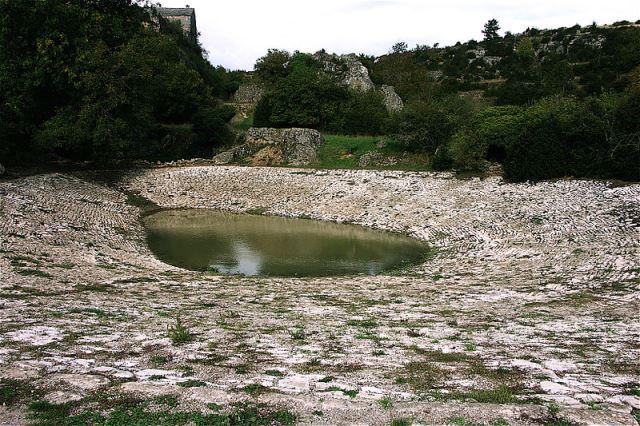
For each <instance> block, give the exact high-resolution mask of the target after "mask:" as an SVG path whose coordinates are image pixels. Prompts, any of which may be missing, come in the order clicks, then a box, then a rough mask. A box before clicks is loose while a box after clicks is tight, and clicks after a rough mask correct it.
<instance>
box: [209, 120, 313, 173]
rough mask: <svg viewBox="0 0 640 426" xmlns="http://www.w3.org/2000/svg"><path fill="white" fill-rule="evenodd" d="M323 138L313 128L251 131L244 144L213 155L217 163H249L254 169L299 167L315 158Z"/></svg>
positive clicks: (248, 132)
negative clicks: (261, 167) (275, 166)
mask: <svg viewBox="0 0 640 426" xmlns="http://www.w3.org/2000/svg"><path fill="white" fill-rule="evenodd" d="M323 143H324V138H323V137H322V135H321V134H320V132H318V131H317V130H313V129H299V128H292V129H271V128H252V129H249V130H248V131H247V134H246V136H245V142H244V143H243V144H242V145H238V146H236V147H234V148H232V149H230V150H229V151H225V152H223V153H221V154H218V155H216V156H215V157H214V158H213V161H214V162H215V163H216V164H230V163H238V162H241V163H244V162H246V163H249V164H251V165H253V166H273V165H283V164H289V165H292V166H302V165H306V164H309V163H311V162H313V161H315V160H316V159H317V158H318V148H319V147H320V146H321V145H322V144H323Z"/></svg>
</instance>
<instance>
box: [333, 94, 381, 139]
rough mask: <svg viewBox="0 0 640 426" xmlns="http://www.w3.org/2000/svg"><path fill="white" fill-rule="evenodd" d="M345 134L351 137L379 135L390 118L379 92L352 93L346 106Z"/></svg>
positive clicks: (343, 129)
mask: <svg viewBox="0 0 640 426" xmlns="http://www.w3.org/2000/svg"><path fill="white" fill-rule="evenodd" d="M343 117H344V123H343V124H342V131H343V133H346V134H349V135H379V134H382V133H383V129H384V127H385V124H386V121H387V119H388V118H389V114H388V112H387V108H386V107H385V105H384V100H383V97H382V95H381V94H380V93H379V92H376V91H374V90H370V91H368V92H364V93H360V92H351V93H350V94H349V100H348V101H347V102H346V105H345V106H344V113H343Z"/></svg>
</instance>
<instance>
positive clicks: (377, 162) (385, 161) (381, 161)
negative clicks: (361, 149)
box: [358, 152, 398, 167]
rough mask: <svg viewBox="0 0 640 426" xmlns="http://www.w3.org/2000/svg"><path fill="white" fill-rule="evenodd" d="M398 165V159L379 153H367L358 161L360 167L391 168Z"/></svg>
mask: <svg viewBox="0 0 640 426" xmlns="http://www.w3.org/2000/svg"><path fill="white" fill-rule="evenodd" d="M395 164H398V159H397V158H396V157H393V156H386V155H383V154H381V153H379V152H367V153H366V154H363V155H362V156H361V157H360V158H359V159H358V166H360V167H374V166H375V167H389V166H393V165H395Z"/></svg>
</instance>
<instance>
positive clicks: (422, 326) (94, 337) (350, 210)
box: [0, 167, 640, 424]
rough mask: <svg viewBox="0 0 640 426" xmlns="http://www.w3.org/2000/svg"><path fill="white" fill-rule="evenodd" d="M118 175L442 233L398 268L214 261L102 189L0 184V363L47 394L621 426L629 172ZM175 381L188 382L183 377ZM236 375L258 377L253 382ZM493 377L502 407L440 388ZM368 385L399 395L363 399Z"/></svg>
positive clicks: (248, 204)
mask: <svg viewBox="0 0 640 426" xmlns="http://www.w3.org/2000/svg"><path fill="white" fill-rule="evenodd" d="M117 186H118V187H119V188H121V189H123V190H124V189H126V190H127V191H131V192H135V193H139V194H140V195H142V196H144V197H146V198H148V199H149V200H151V201H153V202H154V203H156V204H158V205H159V206H161V207H176V208H183V207H189V208H193V207H195V208H216V209H224V210H231V211H238V212H243V211H254V212H255V211H260V212H263V213H264V214H273V215H283V216H297V217H309V218H314V219H323V220H333V221H340V222H353V223H356V224H361V225H364V226H368V227H373V228H378V229H385V230H391V231H397V232H404V233H407V234H410V235H413V236H415V237H417V238H421V239H424V240H426V241H428V242H429V243H430V244H432V245H433V246H434V247H436V248H437V249H438V252H437V254H436V255H435V257H434V258H433V259H431V260H429V261H428V262H426V263H425V264H423V265H421V266H419V267H417V268H415V269H414V270H413V271H410V272H407V273H404V274H399V275H393V276H380V277H364V276H363V277H340V278H325V279H277V278H270V279H259V278H240V277H217V276H212V275H207V274H202V273H196V272H189V271H184V270H180V269H178V268H174V267H171V266H169V265H165V264H163V263H161V262H160V261H158V260H156V259H155V258H154V257H153V255H152V254H151V253H150V252H149V250H148V248H147V247H146V245H145V243H144V230H143V228H142V227H141V225H140V222H139V220H138V219H139V212H138V209H137V208H136V207H134V206H131V205H129V204H127V203H126V201H127V197H126V195H125V194H124V193H123V192H121V191H120V190H118V189H113V188H107V187H105V186H103V185H100V184H97V183H91V182H89V181H87V180H83V179H79V178H76V177H71V176H65V175H43V176H34V177H29V178H23V179H19V180H14V181H6V182H0V274H1V276H0V375H1V376H2V377H5V378H16V379H20V380H29V381H30V382H31V383H33V384H34V385H35V386H37V387H38V388H41V389H43V390H46V394H47V398H48V399H50V400H51V401H52V402H56V403H60V402H64V401H65V400H68V401H77V400H79V399H80V398H82V396H85V395H88V394H90V393H91V392H95V391H96V390H102V389H109V390H120V391H124V392H134V393H138V394H142V395H146V396H149V397H151V396H154V395H167V394H175V395H178V396H179V400H180V404H181V407H187V408H188V407H195V408H197V409H204V410H206V408H205V407H204V405H205V404H206V403H210V402H215V403H218V404H222V405H224V404H228V403H230V402H233V401H238V400H244V399H254V400H257V401H263V402H272V403H277V404H284V405H285V406H289V407H292V410H293V411H295V412H296V413H297V414H298V415H299V419H300V420H301V421H302V422H303V423H323V422H324V423H326V424H336V423H344V422H348V421H356V420H359V421H362V420H363V419H365V420H366V421H367V422H370V423H372V424H388V422H389V421H390V419H391V418H398V417H407V418H413V419H415V420H416V421H422V422H424V423H446V422H447V420H448V419H451V418H454V417H468V418H470V419H473V420H475V421H478V422H480V421H485V422H489V421H491V420H495V419H497V418H505V419H507V420H509V422H510V423H511V424H532V423H537V422H542V421H544V418H545V416H547V415H548V413H547V409H546V408H545V407H544V406H543V405H544V404H547V403H549V402H556V403H558V404H559V405H561V406H563V407H565V409H564V411H563V412H562V413H563V415H564V416H565V417H567V418H571V419H573V420H574V421H576V422H577V423H585V424H589V423H594V422H595V423H597V422H598V419H601V424H616V423H617V424H635V422H634V421H633V420H632V418H631V416H629V414H628V413H630V412H631V410H632V408H640V398H638V396H637V389H638V386H639V384H638V383H639V382H640V371H639V369H638V359H639V358H640V357H639V356H640V324H639V322H638V313H639V312H640V289H639V288H638V287H639V276H640V260H639V258H640V251H639V250H640V248H639V247H640V185H629V186H625V187H618V188H613V187H610V186H608V185H607V184H605V183H600V182H590V181H558V182H546V183H540V184H536V185H527V184H519V185H513V184H504V183H503V182H502V181H501V180H500V179H499V178H490V179H486V180H480V179H471V180H458V179H455V178H454V177H453V176H451V175H449V174H428V173H407V172H392V171H383V172H382V171H315V170H307V169H277V168H242V167H188V168H157V169H149V170H142V171H138V172H135V173H131V174H129V175H128V176H125V178H123V179H122V180H121V181H120V183H119V184H118V185H117ZM177 312H181V316H182V319H183V320H184V322H185V324H186V325H187V326H188V328H189V330H190V331H191V332H192V333H193V334H194V335H195V338H194V340H193V341H192V342H190V343H187V344H185V345H180V346H176V345H173V344H172V342H171V340H170V339H169V337H168V334H167V326H169V325H172V324H174V323H175V316H176V314H177ZM412 366H418V367H419V368H418V369H417V370H416V369H413V370H412ZM425 371H428V372H429V374H428V377H427V376H425V374H426V373H425ZM416 375H417V376H418V379H416ZM189 380H191V381H196V380H197V381H198V382H201V383H200V384H199V385H198V386H196V387H183V386H179V384H180V383H183V384H184V383H186V382H187V381H189ZM251 384H260V385H262V386H264V389H262V390H261V393H260V394H259V395H254V396H251V395H248V394H247V393H246V392H244V391H243V390H242V389H243V388H244V387H246V386H247V385H251ZM501 387H502V388H505V387H506V388H508V389H510V391H511V393H512V394H513V398H514V399H513V400H510V401H509V402H510V404H509V405H504V406H492V405H491V404H486V405H482V406H479V407H481V408H479V407H478V406H474V405H473V404H469V403H464V404H462V403H451V402H446V401H447V400H450V399H454V400H455V399H466V400H468V401H472V400H473V399H474V398H473V396H474V395H477V391H483V390H484V391H487V390H496V389H500V388H501ZM474 392H476V393H475V394H474ZM465 395H466V396H465ZM383 397H387V398H390V399H391V400H393V401H394V404H393V409H391V410H385V409H383V408H382V407H380V405H379V404H375V403H373V402H374V401H376V400H379V399H381V398H383ZM477 398H478V397H477V396H476V399H477ZM440 401H445V402H440ZM515 402H520V403H522V404H521V405H514V404H513V403H515ZM540 404H543V405H542V406H541V405H540ZM589 407H591V408H593V407H597V408H598V410H597V411H594V410H592V409H590V408H589ZM569 408H571V409H569ZM314 411H323V412H324V417H322V418H319V417H317V416H314V415H313V414H312V413H313V412H314ZM2 413H3V412H2V411H1V409H0V419H1V418H2V415H3V414H2ZM8 416H9V415H8V414H7V418H8ZM17 418H19V416H18V417H17ZM589 419H590V420H589ZM0 423H1V422H0Z"/></svg>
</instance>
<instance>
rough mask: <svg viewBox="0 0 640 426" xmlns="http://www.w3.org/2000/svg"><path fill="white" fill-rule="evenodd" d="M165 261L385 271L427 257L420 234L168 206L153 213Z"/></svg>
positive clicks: (251, 269)
mask: <svg viewBox="0 0 640 426" xmlns="http://www.w3.org/2000/svg"><path fill="white" fill-rule="evenodd" d="M145 225H146V228H147V241H148V244H149V247H150V248H151V250H152V251H153V252H154V253H155V255H156V256H157V257H158V258H159V259H160V260H162V261H163V262H165V263H168V264H170V265H174V266H178V267H181V268H185V269H190V270H195V271H205V270H209V271H214V272H219V273H222V274H233V275H246V276H272V277H326V276H339V275H357V274H366V275H377V274H380V273H382V272H385V271H389V270H393V269H397V268H401V267H406V266H409V265H413V264H417V263H420V262H422V261H424V260H425V258H426V256H427V254H428V253H429V247H428V246H427V245H426V244H425V243H423V242H421V241H419V240H416V239H413V238H409V237H404V236H401V235H396V234H392V233H388V232H381V231H375V230H370V229H366V228H363V227H359V226H355V225H343V224H336V223H332V222H323V221H314V220H306V219H290V218H283V217H272V216H256V215H248V214H244V215H243V214H232V213H223V212H218V211H212V210H167V211H162V212H159V213H156V214H153V215H150V216H147V217H146V218H145Z"/></svg>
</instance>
